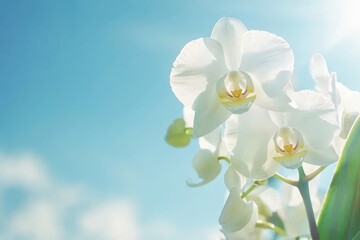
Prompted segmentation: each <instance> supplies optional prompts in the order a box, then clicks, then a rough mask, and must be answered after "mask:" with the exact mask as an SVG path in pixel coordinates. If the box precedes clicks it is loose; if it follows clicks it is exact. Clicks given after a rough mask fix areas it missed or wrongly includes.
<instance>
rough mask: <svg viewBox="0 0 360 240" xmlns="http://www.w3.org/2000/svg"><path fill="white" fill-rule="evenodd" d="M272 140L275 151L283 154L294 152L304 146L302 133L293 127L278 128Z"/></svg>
mask: <svg viewBox="0 0 360 240" xmlns="http://www.w3.org/2000/svg"><path fill="white" fill-rule="evenodd" d="M273 140H274V143H275V150H276V152H277V153H279V154H280V155H283V156H289V155H293V154H296V153H298V152H299V151H300V150H301V149H302V148H303V147H304V140H303V138H302V135H301V134H300V133H299V132H298V131H297V130H296V129H294V128H288V127H283V128H281V129H279V131H278V132H277V133H276V134H275V135H274V138H273Z"/></svg>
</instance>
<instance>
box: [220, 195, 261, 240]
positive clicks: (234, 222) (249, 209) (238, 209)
mask: <svg viewBox="0 0 360 240" xmlns="http://www.w3.org/2000/svg"><path fill="white" fill-rule="evenodd" d="M257 218H258V209H257V205H256V204H255V203H254V202H252V201H247V200H246V199H245V198H242V197H241V193H240V192H239V191H238V189H237V188H232V189H231V190H230V194H229V196H228V198H227V200H226V202H225V205H224V208H223V210H222V212H221V215H220V218H219V224H220V225H221V227H222V230H223V232H224V233H234V232H237V231H240V230H241V229H243V228H244V227H247V230H246V231H248V232H254V230H255V224H256V221H257Z"/></svg>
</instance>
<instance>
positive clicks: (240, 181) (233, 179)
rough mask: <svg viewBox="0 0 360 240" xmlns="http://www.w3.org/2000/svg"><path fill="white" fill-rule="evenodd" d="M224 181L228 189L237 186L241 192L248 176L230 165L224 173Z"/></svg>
mask: <svg viewBox="0 0 360 240" xmlns="http://www.w3.org/2000/svg"><path fill="white" fill-rule="evenodd" d="M224 181H225V185H226V187H227V189H228V190H229V191H230V190H231V189H232V188H237V190H238V191H239V192H241V191H242V190H243V188H244V186H245V185H246V183H247V178H246V177H244V176H243V175H241V174H240V173H238V172H237V171H236V170H235V169H234V168H232V167H229V168H228V169H227V170H226V172H225V175H224Z"/></svg>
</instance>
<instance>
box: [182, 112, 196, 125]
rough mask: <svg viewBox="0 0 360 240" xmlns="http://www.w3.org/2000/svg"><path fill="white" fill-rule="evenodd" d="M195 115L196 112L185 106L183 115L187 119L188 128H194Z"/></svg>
mask: <svg viewBox="0 0 360 240" xmlns="http://www.w3.org/2000/svg"><path fill="white" fill-rule="evenodd" d="M194 116H195V112H194V110H192V109H191V108H189V107H184V108H183V117H184V121H185V127H186V128H193V126H194Z"/></svg>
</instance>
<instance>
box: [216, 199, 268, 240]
mask: <svg viewBox="0 0 360 240" xmlns="http://www.w3.org/2000/svg"><path fill="white" fill-rule="evenodd" d="M258 217H259V216H258V208H257V205H256V204H254V212H253V214H252V216H251V219H250V221H249V222H248V224H247V225H246V226H245V227H244V228H243V229H241V230H239V231H236V232H225V231H223V233H224V235H225V237H226V240H255V239H262V238H261V229H259V228H255V226H256V222H257V220H258Z"/></svg>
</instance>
